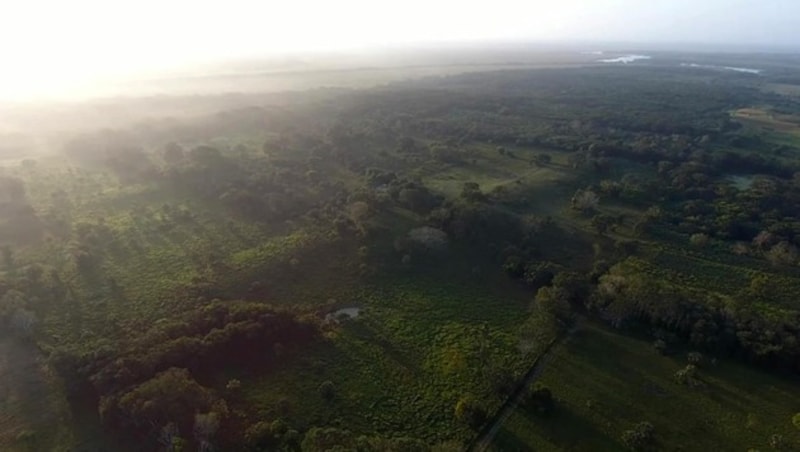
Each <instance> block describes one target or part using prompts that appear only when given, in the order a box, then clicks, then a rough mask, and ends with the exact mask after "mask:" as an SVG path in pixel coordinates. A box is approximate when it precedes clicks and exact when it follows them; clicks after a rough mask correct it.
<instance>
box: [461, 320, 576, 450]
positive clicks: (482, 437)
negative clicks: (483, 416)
mask: <svg viewBox="0 0 800 452" xmlns="http://www.w3.org/2000/svg"><path fill="white" fill-rule="evenodd" d="M582 323H583V320H582V319H578V320H577V321H576V322H575V324H574V325H573V326H572V327H570V329H569V330H567V331H566V332H564V333H563V334H561V335H559V336H557V337H556V338H554V339H553V340H552V341H550V343H549V344H547V347H545V349H544V351H543V352H542V353H541V354H540V355H539V356H538V357H537V358H536V360H535V361H534V362H533V364H532V365H531V367H530V368H529V369H528V372H526V373H525V376H524V377H523V378H522V380H521V381H520V382H519V383H518V384H517V387H516V388H515V389H514V392H513V393H512V394H511V395H510V396H508V399H506V401H505V402H504V403H503V405H501V406H500V408H499V409H498V410H497V412H496V413H495V414H494V416H492V419H491V420H490V421H489V422H488V423H487V424H486V426H484V427H483V428H482V429H481V431H480V432H478V436H477V437H475V439H474V440H473V441H472V442H471V443H470V445H469V446H468V447H467V450H468V451H469V452H483V451H485V450H487V449H488V448H489V446H490V445H491V444H492V441H494V437H495V436H496V435H497V432H498V431H500V428H501V427H502V426H503V424H504V423H505V422H506V420H508V418H509V417H510V416H511V414H512V413H514V410H515V409H516V408H517V406H518V405H519V404H520V403H521V402H522V400H523V399H524V398H525V395H526V394H527V392H528V388H529V387H530V385H531V383H533V382H535V381H536V380H537V379H538V378H539V376H541V374H542V372H543V371H544V369H545V366H546V365H547V363H548V362H549V360H550V359H551V357H552V352H553V351H554V350H555V349H556V348H557V346H558V345H560V344H562V343H564V341H566V340H567V339H568V338H569V337H570V336H572V335H573V334H574V333H575V332H576V331H578V329H579V328H580V326H581V324H582Z"/></svg>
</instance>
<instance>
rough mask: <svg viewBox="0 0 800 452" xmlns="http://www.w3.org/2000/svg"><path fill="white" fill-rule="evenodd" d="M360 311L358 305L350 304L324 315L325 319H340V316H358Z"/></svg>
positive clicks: (353, 317) (352, 317)
mask: <svg viewBox="0 0 800 452" xmlns="http://www.w3.org/2000/svg"><path fill="white" fill-rule="evenodd" d="M360 313H361V308H360V307H358V306H350V307H347V308H341V309H337V310H335V311H333V312H330V313H328V315H326V316H325V320H337V319H341V318H342V317H347V318H350V319H355V318H358V315H359V314H360Z"/></svg>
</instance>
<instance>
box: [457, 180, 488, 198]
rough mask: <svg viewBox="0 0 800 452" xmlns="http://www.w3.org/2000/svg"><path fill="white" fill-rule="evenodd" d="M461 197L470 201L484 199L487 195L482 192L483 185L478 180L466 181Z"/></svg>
mask: <svg viewBox="0 0 800 452" xmlns="http://www.w3.org/2000/svg"><path fill="white" fill-rule="evenodd" d="M461 197H462V198H464V199H465V200H467V201H470V202H477V201H483V200H485V199H486V196H485V195H484V194H483V193H482V192H481V187H480V185H478V184H477V183H476V182H464V186H463V187H462V189H461Z"/></svg>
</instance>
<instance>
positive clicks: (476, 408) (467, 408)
mask: <svg viewBox="0 0 800 452" xmlns="http://www.w3.org/2000/svg"><path fill="white" fill-rule="evenodd" d="M454 414H455V416H456V419H458V420H460V421H462V422H464V423H466V424H467V425H469V426H470V427H471V428H473V429H477V428H479V427H480V426H481V425H483V423H484V422H486V417H487V414H486V410H484V409H483V407H481V406H480V405H478V404H477V403H476V402H475V401H474V400H473V399H472V398H470V397H467V396H464V397H462V398H461V399H460V400H459V401H458V403H456V407H455V410H454Z"/></svg>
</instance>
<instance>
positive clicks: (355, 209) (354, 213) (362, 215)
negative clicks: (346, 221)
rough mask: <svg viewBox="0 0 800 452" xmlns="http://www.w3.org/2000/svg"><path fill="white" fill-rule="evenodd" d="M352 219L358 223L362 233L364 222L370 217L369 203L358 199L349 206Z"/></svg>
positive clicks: (348, 210)
mask: <svg viewBox="0 0 800 452" xmlns="http://www.w3.org/2000/svg"><path fill="white" fill-rule="evenodd" d="M347 214H348V217H349V218H350V221H352V222H353V224H354V225H356V228H358V231H359V232H360V233H362V234H363V233H364V222H365V221H366V220H367V218H368V217H369V205H368V204H367V203H365V202H364V201H356V202H354V203H352V204H350V206H349V207H348V208H347Z"/></svg>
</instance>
